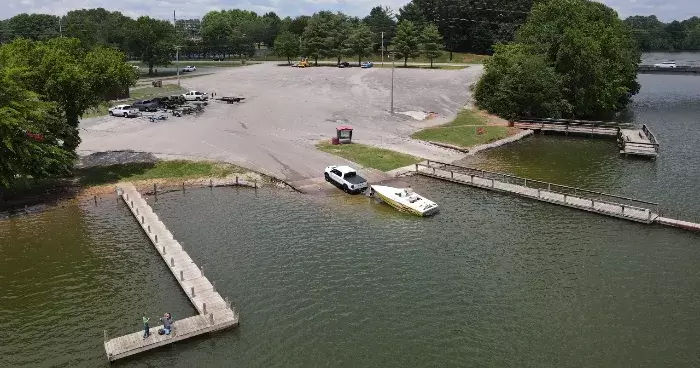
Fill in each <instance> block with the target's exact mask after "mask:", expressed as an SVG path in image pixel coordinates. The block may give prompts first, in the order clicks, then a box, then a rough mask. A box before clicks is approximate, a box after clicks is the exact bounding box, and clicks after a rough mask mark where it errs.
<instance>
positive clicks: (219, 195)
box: [0, 76, 700, 367]
mask: <svg viewBox="0 0 700 368" xmlns="http://www.w3.org/2000/svg"><path fill="white" fill-rule="evenodd" d="M658 77H660V78H661V79H654V78H658ZM699 80H700V78H698V79H694V80H692V78H688V77H682V78H679V79H674V78H669V76H649V78H646V77H643V78H641V82H642V85H643V90H642V93H641V94H640V95H639V96H638V97H636V99H635V104H634V105H633V106H632V114H631V116H630V119H631V120H633V121H636V122H648V123H649V124H650V125H651V126H652V129H653V130H654V131H655V132H656V133H657V135H658V136H659V137H660V139H661V142H662V153H661V156H660V157H659V158H658V159H657V160H656V161H645V160H632V159H624V158H622V157H620V156H619V155H618V153H617V149H616V147H615V144H614V142H610V141H605V140H587V139H572V138H564V137H555V136H542V137H535V138H533V139H528V140H525V141H522V142H520V143H517V144H515V145H512V146H508V147H505V148H503V149H499V150H495V151H491V152H488V153H486V154H485V155H484V156H483V157H479V158H476V159H475V160H473V161H470V162H469V163H470V164H475V165H483V166H485V167H491V168H496V169H499V170H504V171H509V172H513V173H516V174H520V175H525V176H530V177H537V178H539V179H544V180H551V181H555V182H560V183H564V184H573V185H578V186H583V187H587V188H591V189H598V190H605V191H609V192H614V193H620V194H628V195H634V196H636V197H644V198H647V199H650V200H658V201H660V202H661V203H662V204H663V205H664V206H666V207H669V208H672V209H673V210H674V211H677V212H679V213H680V215H682V216H681V217H683V218H693V217H695V218H700V216H699V215H700V199H699V198H698V195H697V192H698V190H699V189H700V184H699V183H698V178H700V148H698V145H697V143H696V142H698V141H699V140H700V129H698V128H699V127H698V121H697V119H698V116H700V114H699V113H700V107H698V104H697V103H696V102H695V101H698V98H700V87H699V85H700V83H697V81H699ZM693 81H694V82H695V83H694V84H693ZM659 89H661V90H660V91H659ZM408 181H409V182H410V184H411V185H412V187H413V188H414V189H416V191H418V192H419V193H421V194H424V195H426V196H427V197H429V198H431V199H433V200H435V201H436V202H438V203H439V204H440V206H441V208H442V211H441V212H440V214H438V215H437V216H435V217H433V218H428V219H422V218H417V217H412V216H408V215H403V214H400V213H397V212H395V211H393V210H392V209H390V208H388V207H387V206H385V205H381V204H376V203H374V202H372V201H371V200H369V199H367V198H365V197H361V196H354V197H349V196H346V195H344V194H342V193H338V194H337V195H335V196H332V197H330V198H327V197H313V196H303V195H298V194H295V193H289V192H285V191H275V190H271V189H262V190H258V191H253V190H248V189H232V188H220V189H214V190H209V189H203V190H193V191H188V192H186V193H184V194H183V193H180V192H174V193H169V194H165V195H160V196H159V198H158V201H154V199H153V198H151V199H149V202H150V203H151V204H152V205H153V207H154V210H155V211H156V212H157V213H158V214H159V216H160V218H162V219H163V221H164V222H165V223H166V224H167V225H168V227H169V228H170V230H171V231H172V232H173V234H174V235H175V237H176V238H178V239H179V240H181V242H182V243H183V244H184V245H185V248H186V249H187V250H188V252H189V253H190V255H191V256H192V258H193V259H194V260H195V261H196V262H197V263H198V264H200V265H204V267H205V273H207V275H208V277H209V278H210V279H212V280H215V281H216V284H217V289H218V290H219V291H220V292H221V294H222V295H224V296H228V297H230V298H231V299H232V302H233V304H234V306H236V307H237V308H238V309H239V311H240V315H241V325H240V326H239V327H238V328H236V329H233V330H229V331H225V332H221V333H217V334H214V335H212V336H206V337H203V338H197V339H193V340H191V341H185V342H180V343H177V344H174V345H172V346H169V347H165V348H162V349H158V350H155V351H152V352H149V353H146V354H142V355H140V356H136V357H134V358H130V359H127V360H125V361H121V362H117V363H116V364H114V365H115V366H136V367H156V366H176V367H192V366H215V367H228V366H242V367H271V366H272V367H290V366H292V367H315V366H382V367H405V366H422V367H426V366H430V367H432V366H460V367H461V366H518V367H521V366H522V367H542V366H571V367H580V366H595V367H600V366H610V367H613V366H614V367H617V366H649V367H656V366H697V365H699V364H700V353H698V348H697V341H700V270H699V269H698V267H697V265H698V260H700V247H699V246H698V245H700V241H699V240H700V235H699V234H696V233H690V232H686V231H682V230H677V229H672V228H665V227H661V226H656V225H643V224H636V223H631V222H626V221H623V220H618V219H614V218H607V217H604V216H600V215H595V214H589V213H585V212H581V211H575V210H572V209H568V208H563V207H557V206H553V205H548V204H543V203H539V202H534V201H528V200H524V199H521V198H517V197H512V196H506V195H499V194H494V193H491V192H487V191H482V190H476V189H472V188H467V187H462V186H458V185H453V184H449V183H443V182H438V181H432V180H430V179H426V178H418V177H417V178H411V179H408ZM0 291H1V293H0V331H2V334H0V366H2V367H6V366H7V367H14V366H22V367H49V366H59V367H75V366H77V367H95V366H107V363H106V358H105V356H104V350H103V348H102V336H103V330H105V329H106V330H107V331H108V333H109V335H110V336H117V335H120V334H125V333H129V332H134V331H137V330H138V329H139V328H140V318H141V315H142V314H143V313H145V314H147V315H149V316H151V317H152V318H155V317H157V316H158V315H160V314H162V313H163V312H165V311H169V312H171V313H173V314H174V315H175V317H176V318H178V317H187V316H190V315H193V314H194V313H195V311H194V310H193V309H192V307H191V306H190V305H189V304H188V301H187V300H186V297H185V296H184V295H183V294H182V292H181V291H180V290H179V289H178V286H177V284H176V282H175V280H174V279H173V278H172V276H171V275H170V273H169V271H168V270H167V268H166V266H165V265H164V264H163V262H162V261H161V260H160V258H159V257H158V256H157V254H156V252H155V250H154V249H153V248H152V246H151V245H150V244H149V243H148V240H147V238H146V237H145V236H144V235H143V234H142V233H141V232H140V229H139V227H138V225H137V224H136V223H135V221H134V220H133V219H132V218H131V215H130V214H129V212H128V210H127V209H126V208H125V207H124V206H123V205H122V204H121V203H119V202H118V201H117V200H116V197H115V196H114V195H111V196H105V197H103V198H101V199H100V201H99V203H98V204H97V205H95V204H94V203H93V202H92V201H91V200H85V201H81V200H73V201H68V202H65V203H64V204H63V205H62V206H61V207H54V208H50V209H48V210H46V211H43V212H39V213H34V214H30V215H22V216H13V217H10V218H7V219H4V220H0Z"/></svg>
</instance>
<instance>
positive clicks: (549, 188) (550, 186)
mask: <svg viewBox="0 0 700 368" xmlns="http://www.w3.org/2000/svg"><path fill="white" fill-rule="evenodd" d="M547 191H548V192H551V191H552V184H551V183H547Z"/></svg>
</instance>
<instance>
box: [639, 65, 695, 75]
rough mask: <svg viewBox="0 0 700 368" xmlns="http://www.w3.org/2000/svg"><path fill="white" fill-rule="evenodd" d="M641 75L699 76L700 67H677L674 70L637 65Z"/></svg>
mask: <svg viewBox="0 0 700 368" xmlns="http://www.w3.org/2000/svg"><path fill="white" fill-rule="evenodd" d="M637 72H638V73H641V74H700V66H690V65H678V66H676V67H675V68H659V67H656V66H654V65H639V66H638V67H637Z"/></svg>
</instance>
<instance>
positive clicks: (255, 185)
mask: <svg viewBox="0 0 700 368" xmlns="http://www.w3.org/2000/svg"><path fill="white" fill-rule="evenodd" d="M253 188H255V189H258V181H257V180H253Z"/></svg>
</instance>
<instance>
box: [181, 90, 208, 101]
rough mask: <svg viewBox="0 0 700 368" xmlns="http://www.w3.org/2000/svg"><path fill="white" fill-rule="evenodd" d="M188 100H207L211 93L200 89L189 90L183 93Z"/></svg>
mask: <svg viewBox="0 0 700 368" xmlns="http://www.w3.org/2000/svg"><path fill="white" fill-rule="evenodd" d="M182 97H184V98H185V100H187V101H206V100H208V99H209V95H207V94H206V93H205V92H199V91H189V92H187V93H185V94H183V95H182Z"/></svg>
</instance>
